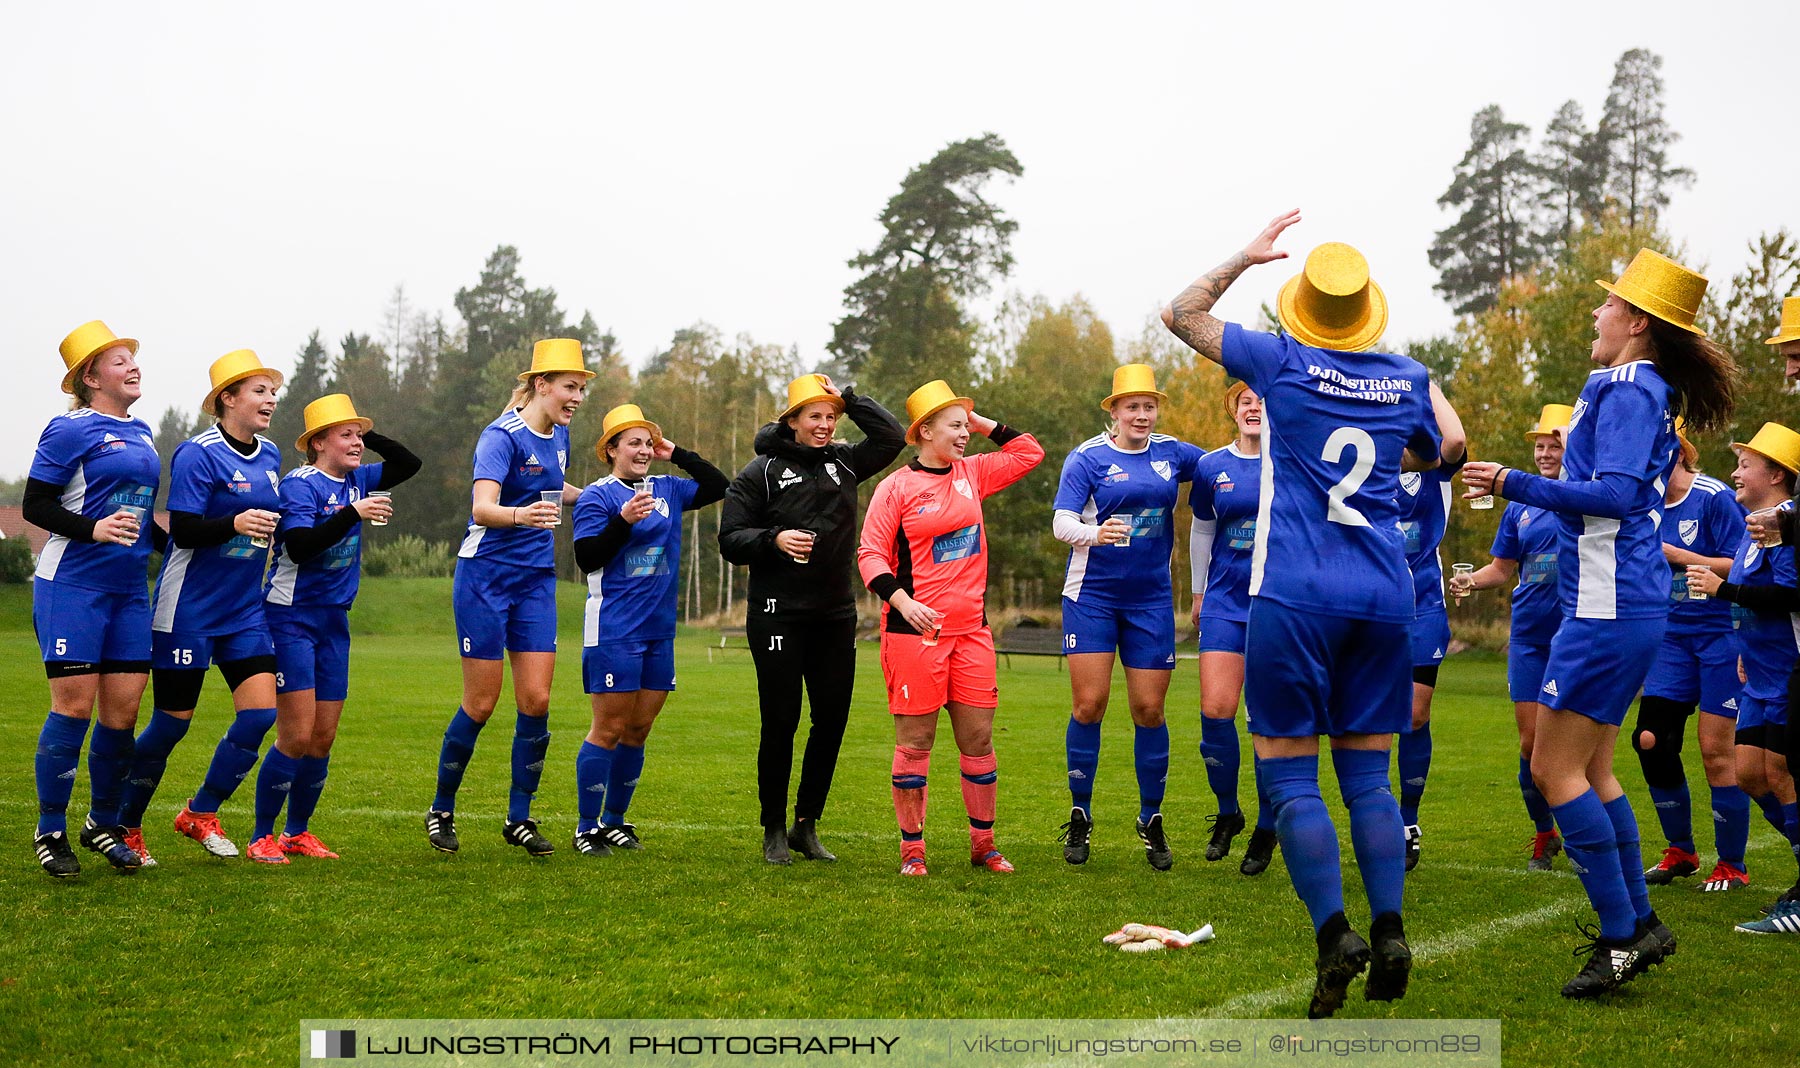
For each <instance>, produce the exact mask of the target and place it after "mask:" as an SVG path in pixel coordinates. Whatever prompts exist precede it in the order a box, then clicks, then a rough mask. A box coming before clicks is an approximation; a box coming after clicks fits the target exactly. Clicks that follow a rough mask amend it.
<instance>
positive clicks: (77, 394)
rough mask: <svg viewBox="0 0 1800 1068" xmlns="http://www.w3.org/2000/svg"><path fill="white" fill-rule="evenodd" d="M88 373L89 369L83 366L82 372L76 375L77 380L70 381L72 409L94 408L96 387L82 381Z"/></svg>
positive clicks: (70, 403) (70, 406)
mask: <svg viewBox="0 0 1800 1068" xmlns="http://www.w3.org/2000/svg"><path fill="white" fill-rule="evenodd" d="M87 373H88V369H87V368H86V367H83V368H82V369H81V374H79V375H76V376H75V381H73V382H71V383H69V394H70V396H69V410H70V411H74V410H75V409H77V408H92V407H93V406H94V387H93V386H90V385H88V384H87V383H86V382H84V381H82V377H83V376H84V375H86V374H87Z"/></svg>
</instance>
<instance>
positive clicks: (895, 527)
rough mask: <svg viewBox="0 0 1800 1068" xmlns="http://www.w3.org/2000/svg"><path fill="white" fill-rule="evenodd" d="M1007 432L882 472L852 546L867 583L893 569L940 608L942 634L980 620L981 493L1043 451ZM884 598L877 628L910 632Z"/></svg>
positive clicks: (904, 585)
mask: <svg viewBox="0 0 1800 1068" xmlns="http://www.w3.org/2000/svg"><path fill="white" fill-rule="evenodd" d="M997 436H999V437H1004V438H1006V441H1005V444H1003V445H1002V446H1001V448H1000V451H999V452H989V453H983V454H981V455H980V456H969V457H965V458H963V459H960V460H957V461H956V462H955V463H953V464H951V465H950V467H949V469H948V470H945V469H942V468H936V469H934V468H928V467H922V466H920V464H919V462H918V461H917V460H914V461H913V462H912V463H910V464H908V465H906V466H905V467H903V468H901V469H900V470H898V471H895V472H894V473H893V474H891V475H889V476H888V477H886V478H884V479H882V480H881V484H880V485H879V486H876V487H875V496H874V497H873V498H872V499H871V500H870V501H869V514H868V515H866V516H864V517H863V529H862V544H861V545H860V546H859V547H858V548H857V551H856V562H857V567H858V569H859V570H860V571H861V572H862V579H863V583H864V584H865V585H866V584H868V583H869V582H871V581H872V580H874V579H876V578H879V577H880V576H882V575H884V574H885V575H893V576H894V578H895V579H897V580H898V581H899V583H900V588H901V589H904V590H905V591H906V592H907V593H908V594H910V595H912V597H913V598H914V599H915V600H917V601H920V602H922V603H923V604H925V605H926V606H927V607H930V608H934V609H936V610H937V611H939V612H941V613H943V631H942V632H943V633H944V634H945V635H957V634H969V633H972V632H974V631H977V630H980V629H981V628H982V627H983V626H985V625H986V622H987V619H986V612H985V606H986V601H987V574H988V566H987V532H986V531H985V530H984V529H982V521H981V500H982V498H984V497H988V496H991V495H992V494H995V493H998V492H1000V491H1001V490H1003V489H1005V488H1006V487H1008V486H1010V485H1012V484H1013V483H1014V482H1017V481H1018V480H1019V479H1021V478H1024V477H1025V475H1026V473H1027V472H1029V471H1030V470H1031V469H1032V468H1034V467H1036V466H1037V465H1038V464H1039V463H1041V462H1042V461H1043V459H1044V448H1043V446H1041V445H1039V444H1038V443H1037V439H1036V438H1034V437H1032V436H1031V435H1030V434H1019V435H1017V436H1012V437H1008V436H1007V435H1006V434H1005V433H1004V428H998V429H997ZM889 609H890V606H888V605H885V604H884V605H882V609H881V615H882V629H884V630H887V631H891V632H893V633H896V634H916V633H918V632H917V631H915V630H914V629H913V628H912V625H911V624H909V623H907V622H906V619H905V618H904V617H903V616H901V615H900V613H898V612H894V611H890V610H889Z"/></svg>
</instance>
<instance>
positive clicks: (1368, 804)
mask: <svg viewBox="0 0 1800 1068" xmlns="http://www.w3.org/2000/svg"><path fill="white" fill-rule="evenodd" d="M1331 764H1332V767H1334V768H1336V769H1337V779H1338V790H1339V791H1340V792H1341V793H1342V795H1343V798H1344V808H1346V809H1348V810H1349V812H1350V844H1351V846H1352V848H1354V849H1355V851H1356V866H1357V868H1359V869H1361V871H1362V879H1363V892H1364V893H1365V894H1367V895H1368V898H1369V915H1370V916H1379V915H1381V914H1382V913H1384V912H1392V913H1398V912H1399V911H1400V897H1401V892H1402V890H1403V889H1404V887H1405V885H1406V826H1405V825H1404V824H1403V823H1401V822H1400V805H1399V803H1398V802H1396V801H1395V800H1394V792H1393V790H1392V789H1390V788H1389V786H1388V754H1387V751H1386V750H1385V749H1382V750H1376V749H1333V750H1332V751H1331Z"/></svg>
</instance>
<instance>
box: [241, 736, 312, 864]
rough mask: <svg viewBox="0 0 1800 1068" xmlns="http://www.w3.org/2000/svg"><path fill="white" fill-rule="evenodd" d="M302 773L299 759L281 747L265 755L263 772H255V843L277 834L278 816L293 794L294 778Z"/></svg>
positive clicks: (272, 747)
mask: <svg viewBox="0 0 1800 1068" xmlns="http://www.w3.org/2000/svg"><path fill="white" fill-rule="evenodd" d="M299 770H300V761H299V759H298V758H297V757H291V756H288V755H287V754H286V753H284V752H282V751H281V747H280V746H278V745H271V746H270V747H269V751H268V753H266V754H264V756H263V762H262V769H261V770H260V771H258V772H257V773H256V825H255V827H254V828H253V829H252V830H251V831H250V840H251V841H252V842H255V841H258V840H259V839H262V838H265V837H267V836H269V835H271V834H274V833H275V817H277V816H279V815H281V806H282V804H283V803H284V802H285V801H287V799H288V795H289V794H291V793H293V792H294V777H295V775H296V773H298V772H299Z"/></svg>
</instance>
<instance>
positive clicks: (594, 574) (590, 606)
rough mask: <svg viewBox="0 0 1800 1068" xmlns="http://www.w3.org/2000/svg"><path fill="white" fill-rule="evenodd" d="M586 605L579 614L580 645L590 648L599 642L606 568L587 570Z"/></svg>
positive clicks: (604, 598) (604, 596)
mask: <svg viewBox="0 0 1800 1068" xmlns="http://www.w3.org/2000/svg"><path fill="white" fill-rule="evenodd" d="M587 580H588V598H587V606H586V608H584V609H583V611H582V616H581V645H582V648H591V647H593V646H596V645H599V644H600V606H601V605H603V604H605V603H606V588H605V581H606V569H605V568H604V567H603V568H600V569H599V570H597V571H590V572H588V577H587Z"/></svg>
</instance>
